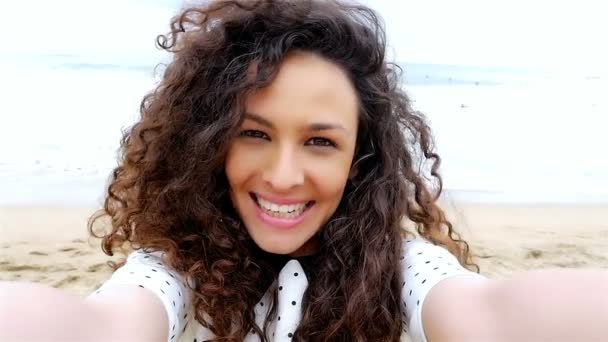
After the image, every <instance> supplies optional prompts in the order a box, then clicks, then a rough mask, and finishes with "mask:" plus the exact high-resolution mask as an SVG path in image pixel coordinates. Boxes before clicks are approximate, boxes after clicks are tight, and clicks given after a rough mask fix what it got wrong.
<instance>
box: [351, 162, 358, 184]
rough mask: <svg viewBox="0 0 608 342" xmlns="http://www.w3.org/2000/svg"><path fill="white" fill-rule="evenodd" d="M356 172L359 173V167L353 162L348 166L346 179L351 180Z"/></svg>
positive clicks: (355, 175)
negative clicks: (348, 170)
mask: <svg viewBox="0 0 608 342" xmlns="http://www.w3.org/2000/svg"><path fill="white" fill-rule="evenodd" d="M358 173H359V168H358V167H357V165H355V164H353V165H352V166H351V167H350V172H349V173H348V180H350V181H352V180H353V179H354V178H355V177H357V174H358Z"/></svg>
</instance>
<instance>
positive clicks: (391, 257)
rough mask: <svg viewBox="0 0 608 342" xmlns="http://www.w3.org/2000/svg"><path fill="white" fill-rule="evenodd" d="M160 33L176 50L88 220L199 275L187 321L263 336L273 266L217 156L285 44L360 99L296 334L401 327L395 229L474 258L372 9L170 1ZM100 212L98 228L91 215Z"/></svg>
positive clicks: (381, 333) (374, 336) (304, 2)
mask: <svg viewBox="0 0 608 342" xmlns="http://www.w3.org/2000/svg"><path fill="white" fill-rule="evenodd" d="M157 44H158V46H159V47H160V48H162V49H164V50H166V51H168V52H170V53H172V56H173V59H172V61H171V63H169V64H168V65H167V66H166V69H165V71H164V74H163V77H162V80H161V82H160V83H159V84H158V86H157V87H156V88H155V89H154V90H153V91H152V92H150V93H149V94H147V95H146V96H145V97H144V99H143V100H142V103H141V108H140V112H141V117H140V119H139V121H138V122H137V123H136V124H134V125H133V126H132V127H131V128H130V129H128V130H127V131H126V132H125V133H124V135H123V138H122V140H121V148H120V151H121V154H120V158H119V164H118V166H117V167H116V168H115V169H114V171H113V174H112V176H111V179H110V183H109V186H108V188H107V194H106V198H105V203H104V207H103V209H102V210H100V211H98V212H97V213H95V214H94V215H93V216H92V217H91V219H90V221H89V231H90V233H91V234H92V235H93V236H94V237H97V238H102V249H103V251H104V252H105V253H106V254H108V255H113V253H114V252H116V251H118V250H121V251H122V252H123V253H125V251H127V250H130V249H138V248H144V249H149V250H160V251H163V252H164V253H165V256H166V260H165V262H167V264H168V265H169V266H171V267H172V268H174V269H175V270H176V271H178V272H180V273H182V274H183V275H185V276H187V277H189V278H191V279H194V280H195V284H196V285H195V286H194V287H193V288H192V291H193V293H194V303H193V305H194V306H195V312H196V319H197V321H199V322H200V323H201V324H202V325H203V326H205V327H208V328H209V329H210V330H211V331H212V332H213V333H214V334H215V335H216V339H217V340H218V341H240V340H243V338H244V337H245V335H246V334H247V333H248V332H249V331H250V330H252V329H253V330H254V331H256V332H257V333H258V334H259V335H260V336H266V335H265V334H264V333H263V332H264V331H265V330H266V327H267V324H268V322H269V321H270V319H271V318H272V315H273V314H274V313H275V311H276V310H275V308H274V305H272V307H273V309H272V310H271V311H270V314H269V317H267V318H266V324H265V325H264V326H263V327H259V326H257V325H256V323H255V316H254V306H255V304H256V303H257V302H258V300H259V299H260V298H261V297H262V295H263V294H264V292H265V291H266V290H267V289H268V288H269V286H271V284H272V283H273V281H274V280H275V278H276V277H277V274H278V271H279V269H280V266H281V265H277V261H276V260H275V259H276V258H273V257H272V255H270V254H268V253H265V252H263V251H261V250H260V249H259V248H258V247H257V246H256V245H255V243H254V242H253V241H252V239H251V238H250V237H249V236H248V234H247V231H246V229H244V228H243V223H242V222H241V220H240V219H239V217H238V214H237V213H236V212H235V210H234V209H233V207H232V205H231V203H230V198H229V195H228V190H229V189H228V182H227V179H226V174H225V171H224V161H225V157H226V153H227V147H228V145H229V143H230V141H231V140H232V139H233V138H234V137H235V136H236V135H237V133H238V131H237V130H238V128H239V126H240V124H241V122H242V119H243V117H242V113H243V110H244V98H245V97H246V95H247V94H249V93H251V92H252V91H254V90H256V89H260V88H262V87H264V86H267V85H268V84H269V83H270V82H272V80H273V78H274V77H275V76H276V74H277V71H278V67H279V65H280V64H281V61H282V60H283V59H284V58H285V56H286V54H288V53H289V52H290V51H293V50H303V51H308V52H312V53H316V54H318V55H320V56H322V57H324V58H326V59H328V60H330V61H332V62H334V63H335V64H336V65H339V66H340V67H342V68H343V69H344V70H345V71H346V72H347V74H348V76H349V77H350V79H351V81H352V83H353V85H354V87H355V89H356V91H357V93H358V96H359V99H360V108H359V115H360V118H359V129H358V137H357V147H356V151H355V157H354V160H353V168H355V170H356V173H355V174H354V176H353V177H352V179H350V180H349V182H348V183H347V184H346V188H345V192H344V195H343V198H342V200H341V202H340V205H339V206H338V208H337V210H336V212H335V213H334V215H333V217H332V218H331V219H330V220H329V221H328V222H327V223H326V224H325V225H324V226H323V228H322V229H321V231H320V241H321V243H320V245H319V249H318V251H317V253H315V255H314V258H315V268H314V274H310V275H308V276H309V277H310V280H309V282H310V285H309V287H308V290H307V292H306V294H305V298H304V306H303V316H302V320H301V323H300V324H299V326H298V328H297V330H296V331H295V332H294V336H293V340H294V341H303V340H307V341H398V340H399V337H400V335H401V331H402V321H401V317H402V308H401V305H400V295H401V279H402V274H401V271H400V267H399V257H400V253H401V248H402V241H403V239H404V238H407V237H411V236H413V235H414V233H413V232H412V231H408V229H407V228H406V226H409V227H413V229H414V230H416V231H417V233H418V234H419V235H421V236H422V237H424V238H426V239H427V240H429V241H431V242H433V243H434V244H437V245H441V246H444V247H446V248H447V249H448V250H449V251H450V252H451V253H452V254H454V255H456V256H457V257H458V259H459V261H460V262H461V263H462V264H463V265H465V266H467V267H468V268H471V269H472V268H475V269H476V270H477V271H478V268H477V266H476V265H475V264H473V263H472V261H471V255H470V252H469V246H468V244H467V243H466V242H465V241H463V240H462V239H461V238H460V237H459V235H458V234H457V233H456V232H455V231H454V229H453V228H452V224H451V223H450V222H449V221H448V220H447V218H446V216H445V214H444V212H443V211H442V209H441V208H440V207H439V205H438V204H437V203H438V198H439V195H440V194H441V191H442V179H441V176H440V175H439V173H438V169H439V164H440V160H441V159H440V157H439V156H438V155H437V154H436V153H435V152H434V149H435V148H434V143H433V137H432V134H431V132H430V128H429V125H428V124H427V123H426V119H425V117H424V116H423V115H422V114H421V113H419V112H416V111H414V110H413V109H412V106H411V103H410V100H409V99H408V97H407V96H406V94H405V93H404V92H403V90H402V89H401V81H400V77H401V69H400V68H399V66H398V65H396V64H394V63H390V62H387V61H386V60H385V59H386V58H385V50H386V41H385V31H384V27H383V23H382V21H381V19H380V17H379V16H378V14H376V13H375V12H374V11H373V10H371V9H369V8H367V7H365V6H362V5H358V4H345V3H341V2H338V1H327V0H293V1H285V0H280V1H279V0H259V1H252V0H246V1H213V2H209V3H206V4H204V5H200V6H194V7H190V8H186V9H184V10H183V11H182V12H180V14H178V15H177V16H175V17H174V18H173V19H172V21H171V32H170V33H168V34H166V35H160V36H159V37H158V39H157ZM253 64H255V66H256V70H257V72H256V74H255V75H254V76H252V74H251V72H249V68H250V66H251V65H253ZM421 165H422V166H421ZM424 165H427V166H428V167H426V168H425V167H424ZM425 173H429V174H430V177H429V176H428V175H425ZM102 217H108V218H109V219H110V221H111V224H110V226H111V229H109V231H104V232H100V231H99V230H97V229H95V228H94V227H95V226H96V224H95V223H96V222H97V221H99V219H100V218H102ZM271 290H272V291H274V294H275V299H276V293H277V292H276V291H277V289H276V288H272V289H271Z"/></svg>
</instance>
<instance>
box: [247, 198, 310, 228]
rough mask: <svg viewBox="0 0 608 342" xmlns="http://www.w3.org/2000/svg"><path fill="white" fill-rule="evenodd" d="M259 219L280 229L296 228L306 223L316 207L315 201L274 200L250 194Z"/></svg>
mask: <svg viewBox="0 0 608 342" xmlns="http://www.w3.org/2000/svg"><path fill="white" fill-rule="evenodd" d="M250 195H251V199H252V200H253V203H254V206H255V207H256V209H257V216H258V218H259V219H260V220H261V221H262V222H263V223H265V224H267V225H269V226H271V227H273V228H279V229H287V228H295V227H296V226H297V225H298V224H299V223H301V222H302V221H304V219H305V218H306V217H307V216H308V214H309V213H310V212H311V210H312V209H313V207H314V201H294V200H288V199H280V198H277V199H274V200H273V201H271V200H269V199H268V198H264V197H262V196H261V195H258V194H255V193H250Z"/></svg>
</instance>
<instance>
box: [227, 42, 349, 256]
mask: <svg viewBox="0 0 608 342" xmlns="http://www.w3.org/2000/svg"><path fill="white" fill-rule="evenodd" d="M357 125H358V98H357V94H356V92H355V89H354V88H353V85H352V83H351V82H350V80H349V79H348V77H347V75H346V74H345V73H344V71H342V69H340V68H339V67H338V66H336V65H335V64H333V63H332V62H330V61H328V60H326V59H324V58H322V57H319V56H318V55H314V54H310V53H304V52H298V53H292V54H290V55H288V57H287V58H286V59H285V60H284V62H283V64H282V65H281V68H280V70H279V73H278V75H277V77H276V78H275V79H274V81H273V82H272V83H271V84H270V85H269V86H268V87H266V88H264V89H260V90H258V91H257V92H255V93H254V94H252V95H251V96H250V97H249V98H248V99H247V102H246V114H245V119H244V122H243V125H242V127H241V128H240V135H239V136H238V137H237V138H235V139H234V140H233V141H232V142H231V145H230V148H229V151H228V156H227V160H226V175H227V177H228V182H229V183H230V195H231V199H232V203H233V205H234V207H235V208H236V210H237V212H238V213H239V215H240V217H241V219H242V221H243V222H244V224H245V227H246V229H247V231H248V232H249V235H250V236H251V237H252V239H253V240H254V241H255V243H256V244H257V245H258V246H259V247H260V248H261V249H263V250H264V251H266V252H270V253H275V254H289V255H292V256H300V255H307V254H311V253H313V252H314V250H315V239H314V238H313V236H315V234H316V233H317V232H318V231H319V230H320V229H321V227H322V226H323V225H324V224H325V223H326V222H327V221H328V220H329V218H330V217H331V216H332V215H333V213H334V212H335V210H336V208H337V207H338V204H339V203H340V200H341V198H342V194H343V193H344V187H345V184H346V181H347V179H348V177H349V173H350V169H351V164H352V161H353V154H354V151H355V143H356V140H357Z"/></svg>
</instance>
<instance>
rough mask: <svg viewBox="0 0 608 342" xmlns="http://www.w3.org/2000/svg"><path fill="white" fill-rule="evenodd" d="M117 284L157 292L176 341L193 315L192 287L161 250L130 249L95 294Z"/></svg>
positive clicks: (172, 339) (170, 332)
mask: <svg viewBox="0 0 608 342" xmlns="http://www.w3.org/2000/svg"><path fill="white" fill-rule="evenodd" d="M117 285H132V286H138V287H141V288H144V289H147V290H150V291H152V292H153V293H154V294H156V295H157V297H158V298H159V299H160V300H161V301H162V303H163V306H164V307H165V310H166V312H167V315H168V318H169V341H175V340H176V339H177V337H178V336H179V335H181V334H182V333H183V332H184V331H185V330H186V328H187V326H188V323H189V321H190V317H189V316H192V315H191V314H190V311H191V297H192V295H191V293H190V287H189V286H188V284H187V283H186V280H185V279H184V278H183V277H182V276H181V275H180V274H179V273H178V272H176V271H175V270H174V269H172V268H171V267H169V266H168V265H167V263H165V262H164V261H163V253H162V252H160V251H146V250H143V249H138V250H135V251H133V252H131V253H130V254H129V255H128V256H127V260H126V262H125V264H124V265H123V266H122V267H120V268H119V269H117V270H116V271H115V272H114V273H112V275H111V276H110V279H108V280H106V282H104V283H103V284H102V286H101V287H100V288H99V289H98V290H97V291H96V292H95V293H94V294H93V295H95V294H96V293H100V292H102V291H104V290H107V289H108V288H111V287H113V286H117Z"/></svg>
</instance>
